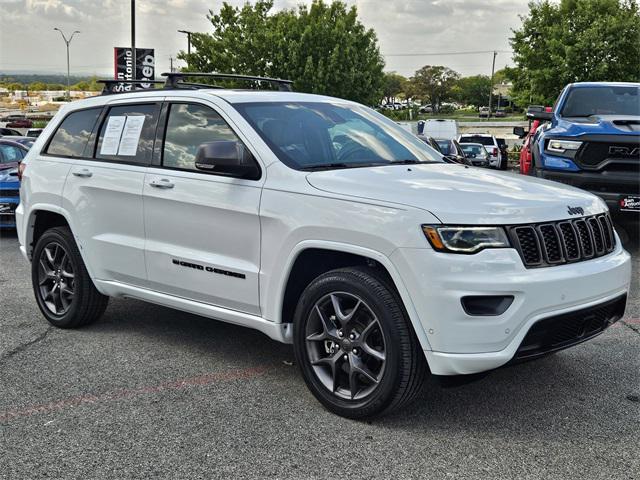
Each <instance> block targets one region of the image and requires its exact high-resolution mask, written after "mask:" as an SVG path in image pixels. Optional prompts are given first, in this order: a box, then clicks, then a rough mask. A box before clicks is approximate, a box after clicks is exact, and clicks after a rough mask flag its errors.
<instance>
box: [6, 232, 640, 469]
mask: <svg viewBox="0 0 640 480" xmlns="http://www.w3.org/2000/svg"><path fill="white" fill-rule="evenodd" d="M630 250H631V251H632V253H633V256H634V275H635V277H634V278H635V281H634V285H633V291H632V295H631V298H630V300H629V304H628V307H627V313H626V316H625V318H624V320H623V321H621V322H618V323H617V324H616V325H614V326H613V327H611V328H610V329H609V330H608V331H607V332H605V333H604V334H602V335H601V336H599V337H597V338H596V339H594V340H592V341H590V342H587V343H585V344H582V345H579V346H577V347H574V348H572V349H569V350H566V351H563V352H560V353H557V354H555V355H552V356H549V357H546V358H544V359H541V360H538V361H535V362H530V363H526V364H521V365H517V366H514V367H510V368H505V369H500V370H497V371H495V372H492V373H491V374H490V375H488V376H487V377H485V378H483V379H481V380H479V381H477V382H475V383H472V384H468V385H465V386H460V387H456V388H447V389H445V388H442V387H441V386H440V385H439V384H437V383H436V382H434V381H429V382H427V384H426V385H425V388H424V391H423V392H422V393H421V395H420V396H419V398H418V400H417V401H416V403H415V404H413V405H412V406H410V407H408V408H406V409H404V410H402V411H400V412H398V413H396V414H392V415H390V416H387V417H384V418H382V419H379V420H375V421H369V422H358V421H351V420H346V419H343V418H340V417H337V416H335V415H333V414H331V413H329V412H327V411H326V410H324V409H323V408H322V406H321V405H320V404H319V403H318V402H317V401H316V400H315V399H314V398H313V396H312V395H311V394H310V393H309V391H308V390H307V388H306V387H305V384H304V382H303V381H302V378H301V377H300V375H299V374H298V371H297V367H296V366H295V365H294V364H293V351H292V349H291V347H290V346H288V345H282V344H279V343H277V342H274V341H272V340H270V339H268V338H267V337H266V336H264V335H262V334H261V333H258V332H255V331H252V330H248V329H243V328H240V327H236V326H232V325H227V324H224V323H221V322H216V321H212V320H208V319H205V318H201V317H197V316H195V315H190V314H186V313H182V312H178V311H174V310H170V309H168V308H164V307H160V306H155V305H150V304H145V303H142V302H139V301H135V300H122V299H112V300H111V301H110V303H109V307H108V308H107V311H106V313H105V315H104V317H103V318H102V319H101V320H100V321H99V322H97V323H96V324H94V325H91V326H88V327H85V328H82V329H79V330H59V329H54V328H51V327H49V326H48V324H47V323H46V322H45V320H44V319H43V317H42V316H41V315H40V312H39V311H38V309H37V306H36V304H35V301H34V299H33V294H32V290H31V282H30V274H29V265H28V263H27V262H25V261H24V260H23V258H22V257H21V255H20V253H19V251H18V243H17V240H16V238H15V235H13V234H11V233H4V234H2V235H1V236H0V478H1V479H11V480H13V479H37V478H38V479H39V478H54V479H75V478H77V479H93V478H114V479H134V478H141V479H142V478H144V479H148V478H170V479H187V478H296V479H297V478H299V479H307V478H309V479H312V478H318V479H320V478H323V479H324V478H331V479H342V478H349V479H378V478H393V479H401V478H429V479H438V478H454V479H467V478H469V479H471V478H483V479H503V478H504V479H514V478H526V479H538V478H540V479H546V480H548V479H570V478H580V479H604V478H607V479H608V478H611V479H638V478H640V288H639V285H638V283H639V282H638V268H639V267H640V250H639V248H638V246H633V247H631V248H630Z"/></svg>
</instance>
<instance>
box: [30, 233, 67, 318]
mask: <svg viewBox="0 0 640 480" xmlns="http://www.w3.org/2000/svg"><path fill="white" fill-rule="evenodd" d="M38 262H39V266H38V292H39V293H40V297H41V299H42V302H43V303H44V305H45V306H46V307H47V309H48V310H49V311H50V312H51V313H53V314H54V315H64V314H65V313H67V312H68V311H69V308H70V307H71V304H72V302H73V298H74V293H75V292H74V291H75V275H74V271H73V265H72V263H71V260H70V258H69V254H68V252H67V251H66V250H65V248H64V247H63V246H62V245H61V244H60V243H58V242H49V243H47V244H46V245H45V247H44V248H43V249H42V251H41V252H40V258H39V259H38Z"/></svg>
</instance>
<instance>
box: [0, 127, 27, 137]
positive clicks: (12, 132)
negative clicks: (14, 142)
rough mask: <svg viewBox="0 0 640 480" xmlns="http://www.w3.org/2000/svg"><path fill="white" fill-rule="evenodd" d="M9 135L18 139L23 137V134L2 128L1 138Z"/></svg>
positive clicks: (0, 129) (0, 128)
mask: <svg viewBox="0 0 640 480" xmlns="http://www.w3.org/2000/svg"><path fill="white" fill-rule="evenodd" d="M7 135H15V136H18V137H21V136H22V134H21V133H20V132H19V131H18V130H14V129H13V128H6V127H0V138H2V137H5V136H7Z"/></svg>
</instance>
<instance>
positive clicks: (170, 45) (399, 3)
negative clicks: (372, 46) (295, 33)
mask: <svg viewBox="0 0 640 480" xmlns="http://www.w3.org/2000/svg"><path fill="white" fill-rule="evenodd" d="M228 3H231V4H235V5H240V4H242V3H244V1H243V0H228ZM300 3H310V1H305V0H275V6H274V9H282V8H291V7H294V6H296V5H298V4H300ZM346 3H347V4H348V5H356V6H357V8H358V14H359V17H360V20H361V22H362V23H363V24H364V25H365V26H366V27H368V28H373V29H374V30H375V31H376V33H377V36H378V43H379V46H380V51H381V53H382V54H383V56H384V59H385V62H386V68H385V70H387V71H396V72H398V73H400V74H402V75H406V76H410V75H412V74H413V72H415V71H416V70H417V69H418V68H420V67H422V66H424V65H445V66H447V67H450V68H452V69H454V70H456V71H458V72H459V73H461V74H462V75H465V76H466V75H476V74H485V75H489V74H490V73H491V60H492V53H491V51H492V50H497V51H498V56H497V57H496V69H500V68H502V67H504V66H505V65H509V64H511V53H510V47H509V37H510V36H511V35H512V33H511V29H513V28H517V27H519V25H520V23H521V22H520V19H519V15H524V14H526V12H527V0H347V1H346ZM221 5H222V1H221V0H137V1H136V45H137V46H138V47H145V48H155V51H156V64H157V72H158V73H159V72H163V71H168V70H169V64H170V60H169V58H170V57H171V56H173V57H174V58H175V56H176V54H177V53H178V52H179V51H180V50H186V45H187V40H186V36H185V35H184V34H181V33H178V32H177V30H179V29H180V30H191V31H198V32H207V31H211V30H212V27H211V24H210V22H209V21H208V20H207V18H206V15H207V13H208V11H209V9H213V10H214V11H217V10H218V9H219V8H220V6H221ZM130 8H131V2H130V0H0V24H1V25H2V28H0V73H3V72H7V71H14V72H15V71H28V72H33V73H61V72H65V71H66V50H65V45H64V42H63V40H62V38H61V36H60V34H59V32H57V31H54V30H53V29H54V27H58V28H60V29H61V30H63V31H64V32H65V33H66V34H67V36H68V35H69V34H70V33H71V32H73V31H74V30H79V31H80V34H77V35H76V37H75V38H74V39H73V41H72V42H71V47H70V56H71V72H72V74H97V75H98V76H110V75H112V72H113V47H115V46H123V47H126V46H129V45H130V44H131V33H130V32H131V30H130ZM460 52H480V53H464V54H460ZM424 54H438V55H424ZM175 65H176V66H181V63H180V62H177V63H176V64H175Z"/></svg>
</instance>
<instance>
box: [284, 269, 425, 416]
mask: <svg viewBox="0 0 640 480" xmlns="http://www.w3.org/2000/svg"><path fill="white" fill-rule="evenodd" d="M293 347H294V353H295V356H296V361H297V363H298V365H299V367H300V369H301V372H302V375H303V377H304V380H305V382H306V384H307V386H308V387H309V389H310V390H311V392H312V393H313V394H314V396H315V397H316V398H317V399H318V400H319V401H320V402H321V403H322V404H323V405H324V406H325V407H326V408H327V409H328V410H330V411H332V412H334V413H336V414H338V415H341V416H344V417H348V418H354V419H359V418H369V417H374V416H377V415H381V414H383V413H388V412H390V411H392V410H394V409H397V408H399V407H401V406H403V405H406V404H407V403H409V402H410V401H411V400H412V399H413V398H414V397H415V395H416V393H417V392H418V391H419V390H420V387H421V385H422V383H423V380H424V377H425V374H426V371H427V369H426V361H425V358H424V354H423V352H422V350H421V348H420V345H419V342H418V340H417V338H416V336H415V334H414V332H413V329H412V327H411V324H410V321H409V319H408V318H407V315H406V313H405V311H404V308H403V306H402V302H401V300H400V298H399V296H398V294H397V293H396V291H395V290H394V289H393V287H392V286H390V285H388V283H387V281H386V280H385V279H384V278H383V277H382V276H380V275H379V274H378V272H376V271H375V270H374V269H370V268H365V267H354V268H345V269H339V270H333V271H331V272H327V273H325V274H323V275H321V276H319V277H318V278H316V279H315V280H314V281H313V282H311V284H310V285H309V286H308V287H307V288H306V289H305V291H304V292H303V294H302V296H301V297H300V300H299V302H298V307H297V309H296V313H295V317H294V344H293Z"/></svg>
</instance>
